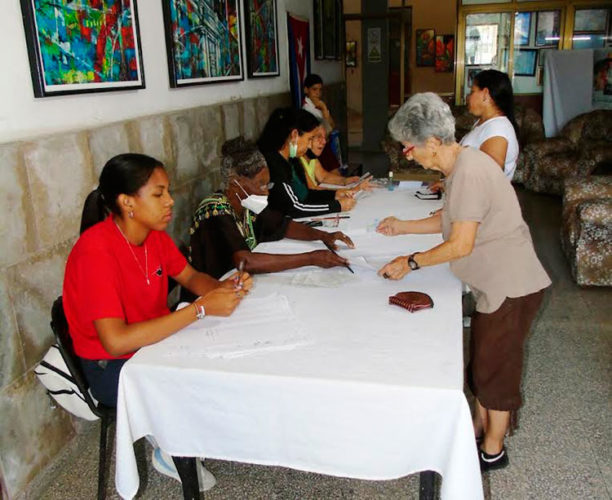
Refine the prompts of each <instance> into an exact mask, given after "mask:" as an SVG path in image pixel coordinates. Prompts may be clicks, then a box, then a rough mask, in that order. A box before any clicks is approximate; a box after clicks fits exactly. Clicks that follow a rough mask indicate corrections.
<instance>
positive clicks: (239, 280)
mask: <svg viewBox="0 0 612 500" xmlns="http://www.w3.org/2000/svg"><path fill="white" fill-rule="evenodd" d="M243 271H244V260H241V261H240V264H238V278H237V279H236V286H235V288H242V273H243Z"/></svg>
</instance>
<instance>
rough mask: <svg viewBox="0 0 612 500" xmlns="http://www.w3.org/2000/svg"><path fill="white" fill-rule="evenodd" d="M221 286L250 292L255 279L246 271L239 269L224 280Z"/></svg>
mask: <svg viewBox="0 0 612 500" xmlns="http://www.w3.org/2000/svg"><path fill="white" fill-rule="evenodd" d="M221 286H222V287H224V288H227V289H229V290H234V291H236V290H242V291H243V292H244V293H249V291H250V290H251V287H252V286H253V279H252V278H251V275H250V274H249V273H247V272H246V271H242V272H240V271H237V272H235V273H233V274H232V275H231V276H230V277H229V278H227V279H225V280H223V281H222V282H221Z"/></svg>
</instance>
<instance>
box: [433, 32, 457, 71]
mask: <svg viewBox="0 0 612 500" xmlns="http://www.w3.org/2000/svg"><path fill="white" fill-rule="evenodd" d="M454 67H455V35H436V65H435V72H436V73H452V72H453V69H454Z"/></svg>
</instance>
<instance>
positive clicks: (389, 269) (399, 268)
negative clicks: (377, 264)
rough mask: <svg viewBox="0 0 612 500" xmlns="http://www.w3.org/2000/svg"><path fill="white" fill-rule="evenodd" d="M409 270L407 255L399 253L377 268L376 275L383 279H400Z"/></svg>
mask: <svg viewBox="0 0 612 500" xmlns="http://www.w3.org/2000/svg"><path fill="white" fill-rule="evenodd" d="M409 272H410V266H409V265H408V256H406V255H400V256H399V257H396V258H395V259H393V260H392V261H391V262H388V263H386V264H385V265H384V266H383V267H381V268H380V269H379V270H378V275H379V276H382V277H383V278H385V279H390V280H401V279H402V278H403V277H404V276H406V275H407V274H408V273H409Z"/></svg>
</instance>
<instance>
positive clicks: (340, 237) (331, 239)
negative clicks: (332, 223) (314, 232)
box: [321, 231, 355, 250]
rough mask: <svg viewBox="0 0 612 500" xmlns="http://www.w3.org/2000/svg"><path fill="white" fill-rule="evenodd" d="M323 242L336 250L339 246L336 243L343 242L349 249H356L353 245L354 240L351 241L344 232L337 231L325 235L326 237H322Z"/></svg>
mask: <svg viewBox="0 0 612 500" xmlns="http://www.w3.org/2000/svg"><path fill="white" fill-rule="evenodd" d="M322 232H323V231H322ZM321 241H322V242H323V243H325V245H326V246H328V247H331V248H333V249H334V250H336V249H337V248H338V245H336V241H343V242H344V243H346V246H347V247H349V248H355V244H354V243H353V240H351V239H350V238H349V237H348V236H347V235H346V234H344V233H343V232H342V231H335V232H333V233H325V234H324V235H322V236H321Z"/></svg>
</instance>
